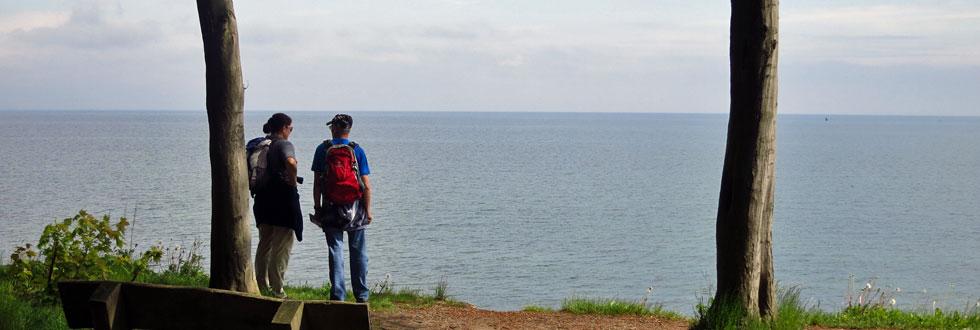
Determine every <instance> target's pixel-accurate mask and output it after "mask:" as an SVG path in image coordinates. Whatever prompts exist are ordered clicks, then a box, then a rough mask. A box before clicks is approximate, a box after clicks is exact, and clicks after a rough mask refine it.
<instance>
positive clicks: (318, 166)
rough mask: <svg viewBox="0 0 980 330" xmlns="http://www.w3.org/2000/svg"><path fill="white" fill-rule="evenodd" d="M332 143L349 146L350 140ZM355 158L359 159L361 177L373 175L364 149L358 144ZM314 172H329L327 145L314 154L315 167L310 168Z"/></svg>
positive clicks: (339, 140) (335, 140) (321, 145)
mask: <svg viewBox="0 0 980 330" xmlns="http://www.w3.org/2000/svg"><path fill="white" fill-rule="evenodd" d="M330 143H333V144H334V145H337V144H348V143H350V140H348V139H333V140H330ZM354 157H357V166H358V170H359V171H360V172H361V175H362V176H364V175H368V174H371V166H369V165H368V160H367V155H365V154H364V149H362V148H361V145H360V144H358V145H357V147H354ZM310 170H312V171H313V172H326V171H327V145H326V144H323V143H321V144H320V145H319V146H317V147H316V152H314V153H313V166H311V167H310Z"/></svg>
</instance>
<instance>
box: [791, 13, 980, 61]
mask: <svg viewBox="0 0 980 330" xmlns="http://www.w3.org/2000/svg"><path fill="white" fill-rule="evenodd" d="M780 33H781V37H782V38H783V42H782V44H781V47H782V48H781V50H782V51H783V54H782V56H783V57H784V58H791V59H795V60H799V61H808V62H819V61H841V62H845V63H852V64H861V65H902V64H919V65H936V66H956V65H968V66H978V65H980V56H978V55H980V8H978V7H977V6H976V5H975V4H970V3H963V4H960V3H952V4H948V5H946V6H937V5H934V4H929V5H926V4H901V5H850V6H837V7H832V6H826V7H813V8H793V7H791V8H790V9H788V10H786V11H785V12H784V13H783V16H782V17H781V26H780Z"/></svg>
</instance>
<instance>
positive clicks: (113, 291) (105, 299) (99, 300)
mask: <svg viewBox="0 0 980 330" xmlns="http://www.w3.org/2000/svg"><path fill="white" fill-rule="evenodd" d="M58 290H59V292H60V294H61V304H62V308H64V311H65V319H67V321H68V327H70V328H95V329H107V330H108V329H111V330H115V329H293V330H299V329H365V330H367V329H370V327H371V326H370V320H369V318H368V308H367V305H366V304H356V303H348V302H337V301H299V300H282V299H276V298H268V297H262V296H255V295H250V294H245V293H240V292H234V291H227V290H217V289H208V288H191V287H180V286H170V285H158V284H145V283H133V282H112V281H62V282H58Z"/></svg>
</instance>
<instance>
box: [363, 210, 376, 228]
mask: <svg viewBox="0 0 980 330" xmlns="http://www.w3.org/2000/svg"><path fill="white" fill-rule="evenodd" d="M364 213H365V215H366V216H367V222H365V223H364V224H365V225H370V224H371V221H372V220H374V217H373V216H371V210H367V211H366V212H364Z"/></svg>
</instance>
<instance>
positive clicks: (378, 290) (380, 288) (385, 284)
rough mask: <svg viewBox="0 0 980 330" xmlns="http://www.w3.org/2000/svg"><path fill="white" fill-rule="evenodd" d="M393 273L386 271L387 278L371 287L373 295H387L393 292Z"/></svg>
mask: <svg viewBox="0 0 980 330" xmlns="http://www.w3.org/2000/svg"><path fill="white" fill-rule="evenodd" d="M392 285H393V284H392V282H391V273H385V278H384V279H383V280H380V281H378V282H376V283H374V287H373V288H371V295H386V294H391V291H392V288H391V287H392Z"/></svg>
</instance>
